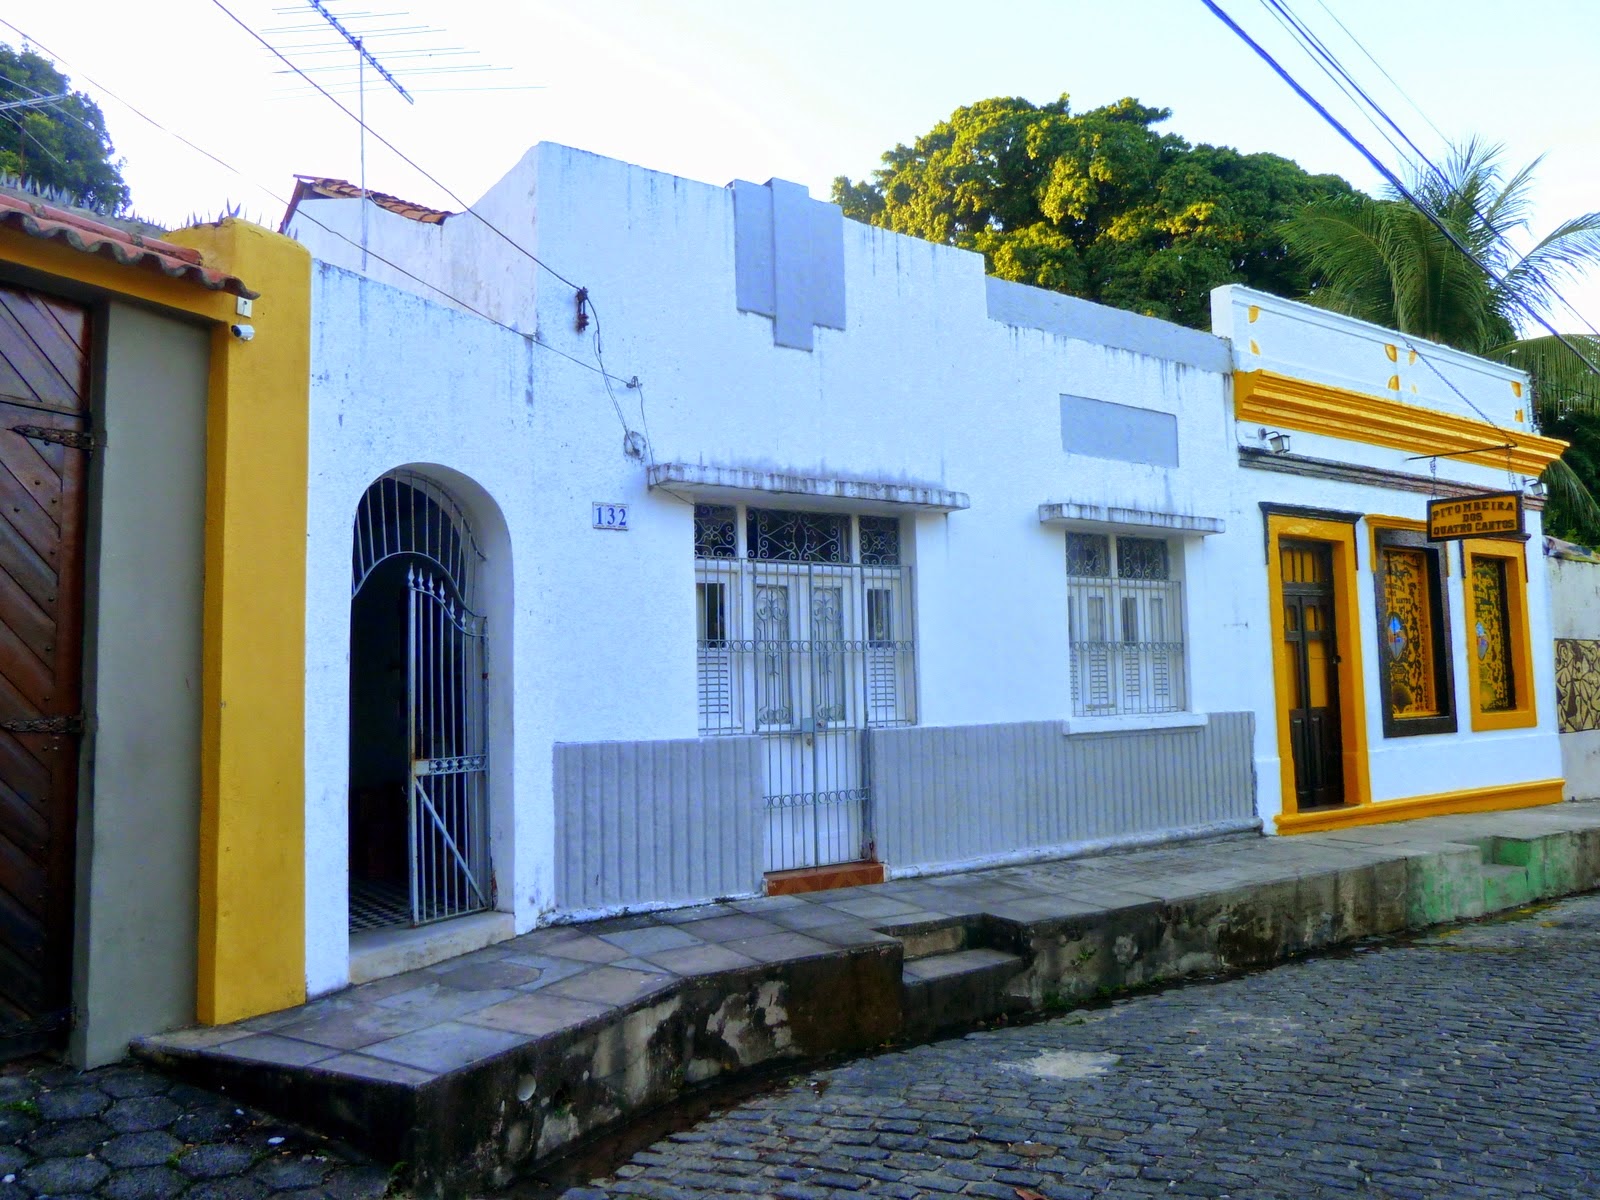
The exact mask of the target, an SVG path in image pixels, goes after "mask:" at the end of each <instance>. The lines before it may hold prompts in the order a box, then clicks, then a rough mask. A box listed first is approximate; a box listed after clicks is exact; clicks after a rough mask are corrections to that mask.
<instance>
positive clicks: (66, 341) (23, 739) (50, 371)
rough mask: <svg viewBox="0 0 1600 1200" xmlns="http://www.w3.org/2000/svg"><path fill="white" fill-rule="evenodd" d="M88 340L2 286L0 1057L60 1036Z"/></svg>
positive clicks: (51, 311)
mask: <svg viewBox="0 0 1600 1200" xmlns="http://www.w3.org/2000/svg"><path fill="white" fill-rule="evenodd" d="M88 339H89V320H88V313H87V312H86V311H85V310H84V309H83V308H81V307H79V306H77V305H74V304H69V303H66V302H63V301H60V300H56V299H53V298H51V297H47V296H42V295H40V294H38V293H36V292H30V291H23V290H19V289H15V288H7V287H0V1057H6V1056H8V1055H13V1054H17V1053H26V1052H29V1051H32V1050H36V1049H39V1048H42V1047H43V1046H46V1045H48V1044H50V1043H52V1042H54V1041H57V1040H59V1039H60V1038H61V1037H62V1036H63V1035H64V1034H65V1032H66V1030H67V1029H68V1028H70V1025H71V1021H70V1016H69V1014H70V1008H69V1004H70V979H71V960H72V896H73V857H74V851H75V827H76V817H77V788H78V736H77V735H78V734H79V733H80V732H81V730H82V717H81V711H80V710H81V707H82V695H81V661H80V660H81V653H82V640H83V516H84V504H83V499H84V479H85V475H86V468H87V459H88V455H87V454H86V453H85V452H84V451H85V449H86V448H87V445H88V443H87V436H88V435H87V424H88V413H87V392H88V388H87V382H88V362H89V356H88Z"/></svg>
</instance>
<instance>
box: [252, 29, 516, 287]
mask: <svg viewBox="0 0 1600 1200" xmlns="http://www.w3.org/2000/svg"><path fill="white" fill-rule="evenodd" d="M361 2H362V0H301V3H297V4H292V5H285V6H283V7H280V8H275V9H274V10H273V11H274V12H275V13H278V14H279V15H282V16H288V17H295V16H305V17H310V16H312V14H315V16H316V17H317V18H319V19H317V20H312V21H309V22H307V23H299V24H289V25H281V26H278V27H276V28H273V29H267V30H263V35H264V36H268V37H272V35H277V36H276V37H274V38H273V41H274V43H275V45H274V49H275V52H276V53H278V54H281V55H282V56H283V57H284V58H285V59H289V60H296V66H295V67H294V68H293V69H290V68H286V67H280V68H279V69H278V72H277V73H278V74H280V75H304V76H306V77H308V78H309V77H310V76H312V75H323V76H325V77H326V81H325V82H321V83H319V84H318V85H317V86H318V87H319V88H322V89H324V90H325V91H327V92H328V93H329V94H330V95H339V94H344V95H348V94H349V93H350V92H351V91H352V90H353V91H354V92H355V93H356V118H357V122H358V124H359V125H360V127H361V131H360V137H361V151H360V164H361V165H360V172H361V174H360V180H359V187H360V189H361V268H362V270H366V268H367V238H368V215H369V212H370V210H371V207H372V201H371V195H370V193H369V192H368V190H367V80H368V77H369V75H376V76H377V77H378V80H379V81H380V82H381V83H383V84H387V85H388V86H389V87H390V88H392V89H393V90H394V91H395V93H396V94H397V95H399V96H400V98H401V99H403V100H404V101H405V102H406V103H407V104H415V103H416V102H417V100H416V96H415V95H414V94H413V92H412V90H411V89H408V88H407V87H406V83H407V82H411V81H412V77H413V76H427V77H429V78H428V80H427V82H428V83H430V84H438V83H444V84H447V85H448V84H449V83H450V82H451V77H453V76H463V75H480V74H482V73H485V72H500V71H503V70H506V69H507V68H502V67H492V66H489V65H487V64H485V63H481V62H475V61H473V60H474V59H475V58H476V57H477V53H478V52H477V51H475V50H469V49H467V48H466V47H465V46H451V45H445V44H443V43H442V42H440V41H439V39H441V38H442V37H444V36H445V35H444V31H443V30H441V29H437V28H434V27H433V26H430V25H426V24H413V23H411V14H410V13H409V12H405V11H383V12H379V11H374V10H371V9H366V8H358V7H355V5H357V4H359V3H361ZM308 7H309V9H310V10H311V12H307V11H306V10H307V8H308ZM330 32H331V34H332V35H333V36H331V37H330V36H329V35H330ZM351 51H354V59H353V61H352V60H351V59H350V57H349V54H350V52H351ZM380 55H381V58H380ZM306 59H319V60H320V59H332V60H334V61H329V62H313V63H312V64H311V65H302V62H303V60H306ZM412 88H414V89H416V91H419V92H421V91H431V92H446V91H475V90H487V89H483V88H474V87H455V86H443V87H440V86H429V87H425V88H424V87H421V86H419V85H418V84H416V83H414V82H412ZM304 90H306V91H309V90H310V89H309V88H306V89H304ZM494 90H504V91H521V90H524V88H523V87H522V86H519V85H515V84H513V85H509V86H506V87H502V88H496V89H494Z"/></svg>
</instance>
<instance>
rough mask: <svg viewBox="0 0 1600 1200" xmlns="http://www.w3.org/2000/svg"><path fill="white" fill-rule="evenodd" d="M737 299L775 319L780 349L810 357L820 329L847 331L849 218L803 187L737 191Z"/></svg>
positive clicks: (737, 185) (738, 185)
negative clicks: (806, 353) (846, 221)
mask: <svg viewBox="0 0 1600 1200" xmlns="http://www.w3.org/2000/svg"><path fill="white" fill-rule="evenodd" d="M733 264H734V295H735V300H736V303H737V304H738V306H739V310H740V311H741V312H753V313H760V314H761V315H762V316H766V317H771V318H772V340H773V343H774V344H775V345H779V346H788V347H791V348H792V349H795V350H810V349H811V348H812V345H813V336H812V335H813V331H814V330H815V328H816V327H817V326H818V325H822V326H826V327H827V328H829V329H843V328H844V327H845V323H844V322H845V306H844V214H843V213H842V212H841V211H840V209H839V206H838V205H837V204H829V203H827V202H825V201H822V200H813V199H812V198H811V196H810V194H809V193H808V192H807V191H806V189H805V188H804V187H803V186H802V185H801V184H798V183H789V182H787V181H786V180H782V179H769V180H768V181H767V182H766V184H765V186H758V185H756V184H753V183H747V182H745V181H744V180H742V179H739V180H735V181H734V184H733Z"/></svg>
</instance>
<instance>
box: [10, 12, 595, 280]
mask: <svg viewBox="0 0 1600 1200" xmlns="http://www.w3.org/2000/svg"><path fill="white" fill-rule="evenodd" d="M211 3H212V4H213V5H215V6H216V7H217V8H218V9H220V10H221V11H222V12H223V14H224V15H226V16H227V18H228V19H229V20H230V21H232V22H233V23H234V24H235V25H237V26H238V27H239V28H240V29H242V30H244V31H245V32H246V33H248V34H249V35H250V36H251V37H252V38H253V39H254V40H255V41H257V42H259V43H260V44H261V45H262V46H264V47H265V48H266V49H267V50H268V51H269V52H270V53H271V54H272V55H273V57H275V58H276V59H278V61H279V62H281V63H283V65H284V66H286V67H288V68H289V69H290V70H291V71H293V72H294V73H295V74H296V75H298V76H300V78H301V79H304V80H305V81H306V82H307V83H309V84H310V85H311V86H312V87H313V88H315V89H316V90H317V91H319V92H321V93H322V95H323V97H324V98H325V99H326V100H327V101H328V103H330V104H332V105H333V106H334V107H335V108H337V109H338V110H339V111H340V112H342V113H343V114H344V115H345V116H347V117H349V118H350V119H351V120H352V121H354V122H355V123H356V124H357V125H359V126H360V127H361V128H362V129H364V130H365V131H366V132H367V133H370V134H371V135H372V136H373V137H374V138H376V139H377V140H378V142H379V143H380V144H382V145H383V146H385V147H386V148H387V149H388V150H389V151H390V152H391V153H393V154H394V155H395V156H396V157H398V158H399V159H400V161H401V162H403V163H405V164H406V165H407V166H409V167H410V168H411V169H412V170H414V171H416V172H417V173H418V174H419V175H421V176H422V177H423V178H424V179H426V180H427V181H428V182H429V183H431V184H433V185H434V186H435V187H436V188H438V189H439V190H440V191H442V192H443V193H444V194H445V195H447V196H449V197H450V199H452V200H454V201H455V202H456V203H457V204H459V205H460V206H461V211H462V212H464V213H470V214H471V215H472V216H474V217H476V218H477V219H478V220H479V221H481V222H482V223H483V225H484V227H485V228H486V229H488V230H489V231H490V232H491V233H493V234H494V235H495V236H496V237H498V238H500V239H501V240H502V241H504V242H505V243H506V244H507V245H508V246H511V247H512V248H513V249H515V250H516V251H517V252H518V253H520V254H524V255H526V256H527V257H528V259H529V260H530V261H531V262H533V263H534V265H535V266H537V267H539V268H540V269H541V270H543V271H547V272H549V273H550V274H551V275H552V276H554V277H555V278H556V279H559V280H560V281H561V282H562V283H564V284H566V285H567V286H568V287H569V288H571V289H572V290H573V291H578V290H579V287H580V285H578V284H576V283H574V282H573V281H572V280H570V279H568V278H567V277H566V276H565V275H563V274H562V273H561V272H560V271H558V270H556V269H555V268H554V267H552V266H550V265H549V264H548V263H546V262H544V261H543V260H542V259H540V258H539V257H538V255H536V254H534V253H533V252H532V251H531V250H529V249H527V248H526V247H525V246H523V245H522V244H521V243H520V242H518V241H517V240H516V239H515V238H513V237H511V235H510V234H508V233H506V232H505V231H504V230H502V229H501V228H500V227H499V226H497V225H496V224H495V223H494V222H493V221H490V220H489V219H488V218H487V217H485V216H483V215H481V214H480V213H478V212H476V211H475V210H474V209H473V207H472V205H470V204H468V203H467V202H466V201H465V200H463V199H462V198H461V197H460V196H458V195H456V193H455V192H454V191H452V190H451V189H450V188H449V187H447V186H446V185H445V184H444V183H443V182H441V181H440V180H439V179H438V178H436V177H435V176H434V175H433V174H431V173H430V172H429V171H428V170H427V169H426V168H425V167H423V166H422V165H421V164H420V163H418V162H417V161H416V160H415V159H414V158H412V157H411V156H410V155H408V154H407V153H406V152H405V151H404V150H401V149H400V147H398V146H396V145H395V144H394V143H393V142H391V141H390V140H389V139H388V138H386V137H384V136H383V134H381V133H379V132H378V131H377V130H376V129H374V128H372V126H370V125H368V124H367V123H366V122H365V121H363V120H362V119H361V118H360V117H359V116H358V115H356V114H355V113H353V112H351V111H350V110H349V109H348V108H346V107H345V106H344V105H343V104H341V103H339V99H338V97H336V96H334V95H333V93H331V92H330V91H328V89H327V88H325V87H323V86H322V85H321V84H320V83H318V82H317V81H316V80H315V79H312V78H311V76H309V75H307V74H306V73H305V72H304V71H303V70H301V69H300V68H299V67H298V66H297V65H296V64H295V63H294V62H293V61H291V60H290V59H289V58H288V56H287V55H285V54H284V53H283V51H281V50H279V49H278V48H277V47H276V46H274V45H273V44H272V43H271V42H269V41H267V39H266V38H264V37H262V36H261V35H260V34H259V33H257V32H256V31H255V30H254V29H251V28H250V26H249V25H247V24H246V23H245V22H244V20H243V19H242V18H240V17H239V16H238V15H237V14H236V13H234V11H233V10H232V9H230V8H229V7H228V6H227V5H226V4H224V3H223V2H222V0H211ZM13 28H14V26H13Z"/></svg>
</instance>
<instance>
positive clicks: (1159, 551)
mask: <svg viewBox="0 0 1600 1200" xmlns="http://www.w3.org/2000/svg"><path fill="white" fill-rule="evenodd" d="M1067 628H1068V639H1069V641H1070V644H1071V654H1072V713H1073V715H1074V716H1079V717H1085V716H1122V715H1133V714H1143V713H1164V712H1181V711H1183V709H1184V707H1185V706H1186V704H1187V703H1188V689H1187V686H1186V679H1185V674H1184V657H1183V594H1182V584H1181V583H1179V581H1178V580H1176V579H1173V578H1172V577H1171V556H1170V551H1169V548H1168V545H1167V542H1166V541H1165V539H1162V538H1144V537H1131V536H1123V535H1118V536H1113V535H1110V534H1103V533H1069V534H1067Z"/></svg>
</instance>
